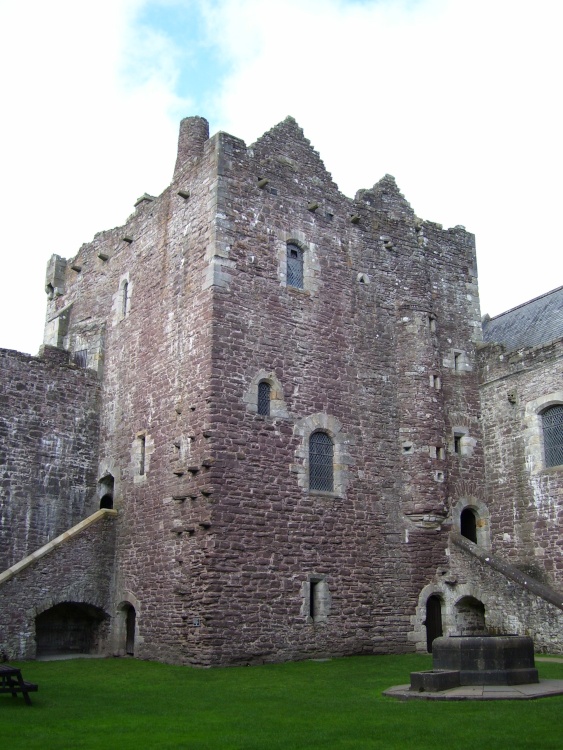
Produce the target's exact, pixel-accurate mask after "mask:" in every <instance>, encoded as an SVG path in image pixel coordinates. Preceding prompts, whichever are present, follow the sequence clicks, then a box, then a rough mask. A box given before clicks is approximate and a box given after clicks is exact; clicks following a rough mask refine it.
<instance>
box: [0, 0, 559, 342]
mask: <svg viewBox="0 0 563 750" xmlns="http://www.w3.org/2000/svg"><path fill="white" fill-rule="evenodd" d="M195 3H198V4H199V7H200V8H201V9H202V10H203V11H204V12H205V13H206V16H207V21H208V26H209V33H208V39H207V40H205V42H206V44H202V45H201V46H200V47H198V49H197V50H194V51H193V53H192V54H199V55H201V54H208V55H209V54H211V53H214V54H216V55H217V56H219V58H220V59H221V61H222V63H223V65H224V66H226V67H227V69H228V71H229V73H228V75H227V76H226V77H225V78H224V80H222V81H212V80H210V81H209V86H208V87H207V91H206V92H205V97H206V104H207V97H208V96H209V97H212V98H211V105H210V107H209V110H207V111H197V109H199V108H200V107H201V106H202V105H201V101H202V96H203V95H202V94H201V93H200V94H197V93H196V88H195V87H194V88H193V91H192V92H191V96H192V101H188V100H182V99H181V98H179V96H178V94H177V90H178V86H179V84H178V80H179V78H180V77H181V75H182V74H183V73H185V70H183V69H182V65H184V64H185V61H186V59H187V57H186V50H185V49H181V48H180V47H179V44H180V40H181V39H182V37H183V30H182V29H180V30H176V33H174V34H173V35H172V32H170V31H167V30H166V29H167V27H166V24H162V25H160V30H156V29H155V28H154V27H150V26H148V25H146V24H145V25H144V26H140V24H139V12H140V11H141V10H142V9H144V8H147V7H149V8H150V9H151V11H152V14H151V15H150V16H149V17H153V18H154V17H155V13H157V12H158V10H159V8H162V7H166V8H168V9H170V8H171V7H172V8H174V7H178V8H183V9H186V8H188V7H190V8H193V7H194V4H195ZM562 15H563V6H560V4H559V3H554V2H551V1H550V0H536V2H535V3H534V4H533V6H532V5H531V4H529V3H524V2H521V0H515V1H514V2H510V1H509V0H487V1H486V2H485V0H473V1H472V2H462V1H460V0H410V1H408V0H404V1H402V2H399V1H398V0H380V1H379V2H345V0H322V1H321V0H300V1H299V0H283V2H282V1H281V0H269V1H268V2H264V0H99V1H98V2H97V3H95V4H86V3H78V2H76V0H51V2H49V3H45V2H44V1H43V0H28V2H22V1H21V0H0V65H2V70H3V71H4V77H3V104H4V116H3V118H2V119H1V120H0V163H1V164H2V172H1V175H0V205H1V206H2V209H3V227H2V230H3V231H2V244H1V246H0V262H1V264H2V279H3V281H4V284H3V295H1V296H0V321H1V322H0V346H5V347H12V348H18V349H22V350H26V351H32V352H35V351H36V350H37V348H38V345H39V343H40V340H41V332H42V321H43V315H44V305H45V297H44V294H43V278H44V268H45V264H46V261H47V259H48V257H49V255H50V254H51V253H52V252H56V253H58V254H60V255H63V256H66V257H71V256H73V255H74V254H75V253H76V252H77V250H78V249H79V247H80V244H81V243H82V242H84V241H89V240H90V239H91V238H92V236H93V234H94V233H95V232H96V231H99V230H102V229H106V228H108V227H110V226H114V225H116V224H121V223H122V222H123V221H124V220H125V219H126V217H127V215H128V214H129V213H130V212H131V210H132V207H133V203H134V201H135V199H136V198H137V197H138V196H139V195H140V194H141V193H143V192H145V191H147V192H149V193H158V192H160V191H161V190H162V189H163V188H164V187H165V186H166V184H168V182H169V179H170V176H171V173H172V169H173V166H174V159H175V145H176V133H177V128H178V121H179V119H180V118H181V117H182V116H184V115H188V114H202V115H204V116H207V117H208V118H209V119H210V120H211V122H212V127H213V128H216V129H219V128H220V129H222V130H227V131H229V132H231V133H233V135H236V136H239V137H241V138H244V139H245V140H246V142H247V143H250V142H252V141H253V140H255V139H256V138H257V137H258V136H259V135H261V134H262V133H263V132H264V131H265V130H267V129H269V128H270V127H272V126H273V125H274V124H276V123H277V122H279V121H280V120H282V119H283V118H284V117H285V116H286V115H288V114H292V115H293V116H294V117H295V118H296V119H297V120H298V122H299V123H300V124H301V125H302V127H303V128H304V130H305V133H306V135H307V137H309V138H310V139H311V141H312V142H313V144H314V146H315V148H317V149H318V150H319V152H320V154H321V156H322V158H323V159H324V161H325V163H326V165H327V168H328V169H329V170H330V171H331V172H332V173H333V176H334V178H335V180H336V181H337V183H338V184H339V185H340V187H341V189H342V190H343V191H344V192H345V193H346V194H348V195H351V194H353V193H354V192H355V191H356V190H357V189H359V188H362V187H369V186H370V185H372V184H373V183H374V182H376V181H377V180H378V179H380V177H381V176H382V175H383V174H385V173H386V172H390V173H391V174H394V175H395V177H396V178H397V181H398V183H399V185H400V187H401V188H402V190H403V192H404V193H405V195H406V197H407V199H408V200H409V201H410V202H411V203H412V205H413V207H414V208H415V210H416V211H417V213H418V214H419V215H420V216H422V217H424V218H427V219H431V220H434V221H440V222H442V223H444V224H445V225H447V226H448V225H454V224H464V225H466V226H467V228H468V229H469V230H471V231H474V232H475V233H476V235H477V246H478V258H479V266H480V278H481V291H482V299H483V300H484V304H483V306H482V307H483V311H489V312H490V313H493V314H494V313H498V312H500V311H501V310H503V309H506V308H507V307H509V306H511V305H513V304H517V303H519V302H521V301H524V300H526V299H527V298H529V297H531V296H534V295H537V294H540V293H542V292H544V291H547V290H548V289H550V288H552V287H555V286H557V285H558V284H560V283H561V282H562V279H561V272H560V262H559V256H560V254H561V240H560V239H559V232H558V229H559V227H558V215H559V211H560V188H559V182H560V177H559V176H560V174H561V171H562V167H563V164H562V161H563V157H562V150H561V146H560V140H561V138H560V133H561V130H562V124H563V123H562V121H561V119H562V116H561V113H560V109H561V107H560V105H559V101H558V98H559V89H560V81H559V76H560V71H561V68H562V60H561V57H562V53H561V45H560V42H559V30H560V28H561V20H562V19H561V16H562ZM187 17H188V15H187V14H184V15H182V14H178V19H182V18H184V19H186V18H187ZM184 22H185V21H184ZM190 32H192V33H190ZM185 39H186V40H189V39H192V43H193V28H192V29H191V30H190V29H187V28H186V29H185ZM188 44H189V42H188V41H186V47H187V45H188ZM210 45H212V47H211V48H210ZM210 49H211V51H210ZM205 69H206V67H205V65H203V67H202V66H200V67H199V68H198V70H199V71H201V70H205ZM208 69H209V71H211V70H216V66H215V65H209V68H208ZM210 75H211V74H210ZM188 78H189V77H188ZM197 83H198V90H199V91H201V89H202V86H201V81H198V82H197ZM188 94H190V92H189V91H188ZM196 97H198V101H199V103H197V104H196ZM196 107H197V108H196Z"/></svg>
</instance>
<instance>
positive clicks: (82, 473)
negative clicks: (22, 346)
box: [0, 347, 99, 572]
mask: <svg viewBox="0 0 563 750" xmlns="http://www.w3.org/2000/svg"><path fill="white" fill-rule="evenodd" d="M0 385H1V394H0V404H1V409H0V466H1V467H2V469H1V471H2V481H1V483H0V572H1V571H2V570H4V569H5V568H8V567H10V566H11V565H13V564H14V563H15V562H17V561H18V560H20V559H21V558H23V557H25V556H26V555H28V554H29V553H30V552H32V551H34V550H35V549H37V548H38V547H40V546H42V545H43V544H45V543H46V542H47V541H49V540H50V539H52V538H53V537H55V536H57V535H58V534H60V533H62V532H63V531H65V530H66V529H68V528H69V527H70V526H73V525H74V524H75V523H77V522H78V521H80V520H82V519H83V518H84V517H85V516H87V515H89V514H90V513H92V512H93V511H94V510H95V509H96V508H97V498H96V494H95V479H96V466H97V447H98V408H99V400H98V399H99V385H98V382H97V379H96V377H95V375H94V374H93V373H92V372H90V371H88V370H84V369H80V368H78V367H76V366H75V365H71V364H69V356H68V352H63V351H61V350H59V349H54V348H52V347H45V348H44V350H43V352H42V356H40V357H31V356H29V355H27V354H20V353H18V352H14V351H8V350H5V349H2V350H0Z"/></svg>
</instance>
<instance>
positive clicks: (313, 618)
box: [301, 573, 331, 624]
mask: <svg viewBox="0 0 563 750" xmlns="http://www.w3.org/2000/svg"><path fill="white" fill-rule="evenodd" d="M301 594H302V597H303V605H302V610H301V612H302V614H303V615H305V617H306V618H307V622H308V623H310V624H318V623H323V622H326V621H327V619H328V615H329V613H330V605H331V595H330V591H329V588H328V583H327V580H326V576H325V575H319V574H317V573H312V574H311V575H310V576H309V577H308V580H307V581H305V583H304V584H303V587H302V589H301Z"/></svg>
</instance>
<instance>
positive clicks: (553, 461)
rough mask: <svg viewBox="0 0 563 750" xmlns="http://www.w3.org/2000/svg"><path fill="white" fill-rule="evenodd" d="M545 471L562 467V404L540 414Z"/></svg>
mask: <svg viewBox="0 0 563 750" xmlns="http://www.w3.org/2000/svg"><path fill="white" fill-rule="evenodd" d="M541 421H542V430H543V448H544V456H545V467H546V469H548V468H550V467H551V466H561V465H563V404H556V405H555V406H550V407H549V408H547V409H546V410H545V411H543V412H542V413H541Z"/></svg>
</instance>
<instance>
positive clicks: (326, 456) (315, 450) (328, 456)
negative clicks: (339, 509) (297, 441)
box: [309, 432, 334, 492]
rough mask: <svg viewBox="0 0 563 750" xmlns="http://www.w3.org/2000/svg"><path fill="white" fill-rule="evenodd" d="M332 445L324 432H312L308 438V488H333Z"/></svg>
mask: <svg viewBox="0 0 563 750" xmlns="http://www.w3.org/2000/svg"><path fill="white" fill-rule="evenodd" d="M333 464H334V445H333V442H332V440H331V439H330V436H329V435H327V433H326V432H313V434H312V435H311V437H310V438H309V489H310V490H320V491H321V492H333V490H334V467H333Z"/></svg>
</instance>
